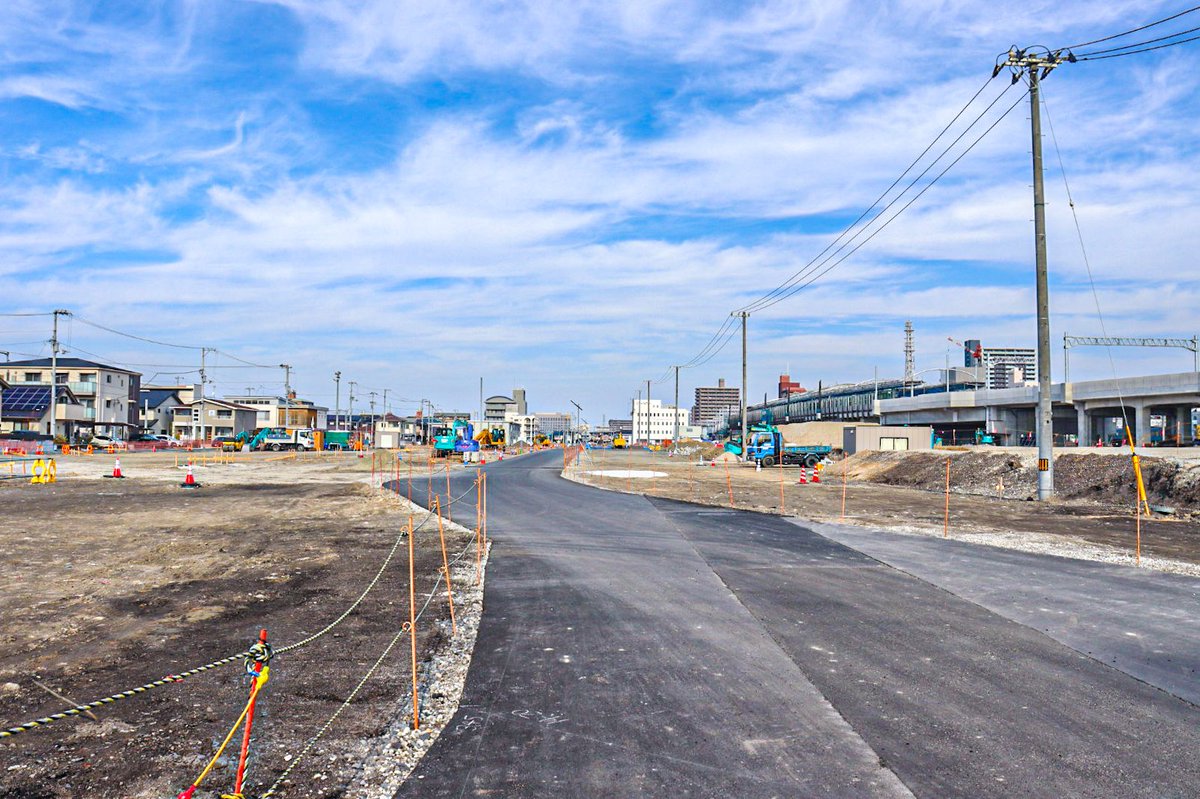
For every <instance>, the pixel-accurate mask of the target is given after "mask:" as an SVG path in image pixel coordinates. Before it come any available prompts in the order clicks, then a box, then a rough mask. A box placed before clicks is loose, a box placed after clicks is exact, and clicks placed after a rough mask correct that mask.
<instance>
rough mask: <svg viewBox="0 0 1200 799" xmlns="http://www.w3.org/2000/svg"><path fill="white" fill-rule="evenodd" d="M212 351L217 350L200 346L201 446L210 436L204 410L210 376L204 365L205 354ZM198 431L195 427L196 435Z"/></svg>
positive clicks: (194, 433) (205, 408)
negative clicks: (205, 393)
mask: <svg viewBox="0 0 1200 799" xmlns="http://www.w3.org/2000/svg"><path fill="white" fill-rule="evenodd" d="M210 352H216V350H214V349H213V348H212V347H201V348H200V428H199V433H200V438H199V439H198V441H199V442H200V444H201V446H203V444H204V442H205V441H206V440H208V436H207V435H206V433H207V432H208V425H207V424H206V423H205V420H204V411H205V410H207V405H206V403H205V399H206V398H205V396H204V392H205V391H206V389H205V385H207V383H208V377H207V373H206V372H205V368H204V366H205V356H207V355H208V353H210ZM196 432H197V431H196V430H195V429H193V430H192V435H193V436H195V435H196Z"/></svg>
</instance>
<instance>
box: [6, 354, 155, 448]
mask: <svg viewBox="0 0 1200 799" xmlns="http://www.w3.org/2000/svg"><path fill="white" fill-rule="evenodd" d="M50 363H51V362H50V359H49V358H34V359H31V360H25V361H9V362H8V363H4V364H0V374H2V375H3V377H4V379H5V381H7V382H8V383H9V385H11V386H14V387H15V386H19V385H39V384H40V385H49V384H50V382H51V380H50ZM141 378H142V376H141V374H140V373H139V372H133V371H130V370H128V369H121V368H119V367H116V366H107V365H105V364H101V363H96V362H95V361H86V360H83V359H82V358H59V359H58V365H57V371H56V373H55V378H54V383H55V384H56V385H59V386H66V387H67V388H69V389H70V390H71V393H72V394H73V395H74V396H75V397H77V398H78V400H79V403H80V406H81V407H82V418H79V419H74V418H68V417H67V416H66V415H65V414H67V410H66V409H65V407H60V408H59V412H58V414H57V415H56V419H57V420H59V421H61V422H63V423H64V424H63V425H62V427H63V429H62V430H60V431H59V432H62V433H64V434H65V435H67V436H68V438H69V439H70V438H73V437H75V436H77V435H86V434H91V433H101V434H104V435H109V436H113V437H114V438H118V439H128V438H129V437H130V436H131V435H133V434H135V433H137V431H138V428H139V421H138V415H139V414H138V398H139V394H140V389H141ZM59 402H60V406H62V405H65V403H63V402H62V396H61V395H60V397H59ZM72 415H73V412H72ZM48 421H49V420H48V419H47V422H48Z"/></svg>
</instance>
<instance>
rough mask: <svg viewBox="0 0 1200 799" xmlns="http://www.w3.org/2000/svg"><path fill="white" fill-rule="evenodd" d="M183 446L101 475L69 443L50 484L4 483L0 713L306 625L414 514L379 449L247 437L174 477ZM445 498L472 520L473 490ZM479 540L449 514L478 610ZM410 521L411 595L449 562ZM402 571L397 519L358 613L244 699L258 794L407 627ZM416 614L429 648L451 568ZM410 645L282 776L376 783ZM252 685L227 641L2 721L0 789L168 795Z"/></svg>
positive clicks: (349, 587) (219, 734)
mask: <svg viewBox="0 0 1200 799" xmlns="http://www.w3.org/2000/svg"><path fill="white" fill-rule="evenodd" d="M185 457H186V456H185ZM175 458H176V456H175V454H173V453H158V454H156V455H152V454H144V455H142V454H138V455H133V454H130V455H126V456H122V467H123V472H124V473H125V474H126V475H127V479H124V480H112V479H104V478H103V477H101V476H100V475H101V474H104V473H108V472H110V471H111V468H112V461H111V457H105V458H98V457H97V458H79V459H70V458H60V459H59V464H60V465H59V482H57V483H55V484H52V485H44V486H34V485H29V484H28V482H26V481H23V480H22V481H17V480H10V481H2V482H0V563H2V564H3V570H4V575H5V580H4V584H5V590H4V592H3V593H0V618H2V619H3V624H2V626H0V728H2V727H10V726H15V725H17V724H20V723H23V722H26V721H28V720H30V719H33V718H35V717H38V716H42V715H45V714H48V713H52V712H56V711H60V710H62V709H64V708H65V707H67V706H69V705H70V704H73V703H75V702H87V701H91V700H93V699H97V698H99V697H102V696H106V695H109V694H112V693H115V692H118V691H121V690H125V689H130V688H133V687H135V686H137V685H140V684H142V683H147V682H150V681H152V680H156V679H160V678H162V677H164V676H166V675H169V674H174V673H178V672H180V671H183V670H186V669H189V668H192V667H195V666H198V665H201V664H204V663H207V662H209V661H211V660H214V659H217V658H221V657H224V656H226V655H230V654H233V653H237V652H241V651H244V650H245V649H246V648H247V647H248V645H249V644H250V643H252V642H253V640H254V639H255V638H256V637H257V635H258V631H259V629H260V628H264V627H265V628H267V630H268V632H269V635H270V639H271V641H272V642H273V643H274V644H275V646H276V647H277V648H278V647H281V646H285V645H287V644H290V643H293V642H295V641H298V640H300V639H302V638H304V637H305V636H307V635H310V634H312V633H314V632H317V631H318V630H320V629H321V628H323V627H324V626H325V625H327V624H328V623H330V622H332V621H333V620H334V619H335V618H336V617H337V616H338V615H339V614H341V613H342V611H343V610H345V609H346V608H347V607H348V606H349V605H350V604H351V603H352V602H353V601H354V600H355V599H356V598H357V597H358V596H359V595H360V593H361V592H362V591H363V590H364V589H365V588H366V587H367V584H368V583H369V582H370V580H371V579H372V577H374V576H375V574H376V573H377V571H378V570H379V568H380V566H381V564H382V563H383V561H384V559H385V557H386V556H387V555H388V553H389V552H390V551H391V550H392V547H393V545H394V544H395V543H396V541H397V539H398V536H400V534H401V531H402V530H403V529H404V527H405V526H406V525H407V522H408V520H409V518H410V515H411V511H410V506H408V505H407V503H405V502H404V501H403V500H402V499H400V498H397V497H395V496H390V495H388V494H387V493H386V492H384V491H381V490H379V489H377V488H373V487H371V486H370V485H368V482H369V481H370V473H371V467H370V461H369V460H367V459H359V458H357V457H355V456H354V455H336V456H322V457H319V458H312V459H308V460H305V459H300V460H286V459H280V458H278V457H276V458H271V457H270V456H261V455H258V454H255V455H250V454H248V453H247V454H245V455H238V456H236V457H235V458H234V459H233V463H230V464H213V465H207V466H200V467H198V468H197V470H196V472H197V479H198V480H200V481H201V482H202V483H203V488H201V489H199V490H195V491H185V490H182V489H180V488H179V487H178V483H179V482H180V481H181V480H182V469H179V468H176V466H175ZM421 465H422V467H424V463H422V464H421ZM405 466H407V464H405ZM389 468H390V467H389ZM439 468H440V467H439ZM434 484H435V486H437V485H438V483H437V482H436V481H435V483H434ZM441 490H442V493H443V495H444V486H443V487H442V489H441ZM422 499H423V498H422ZM456 510H458V511H459V513H458V515H460V516H462V517H464V520H465V521H469V523H470V524H471V525H472V526H473V525H474V498H473V497H471V498H470V507H468V506H467V505H466V504H465V503H464V504H463V505H460V506H458V507H456ZM424 515H425V514H424V513H423V512H422V513H419V514H418V515H417V520H418V521H420V520H421V519H422V518H423V517H424ZM466 517H469V518H466ZM474 541H475V536H474V533H472V532H469V531H467V530H465V529H462V528H458V527H456V526H451V527H447V529H446V544H447V548H448V549H449V550H450V552H451V555H452V556H453V554H455V553H458V552H460V551H466V550H469V557H467V558H465V559H464V560H463V561H461V562H460V563H459V564H458V565H457V566H456V567H455V568H454V569H453V570H452V573H453V574H454V576H455V577H456V578H457V579H459V581H460V584H459V585H456V586H455V589H456V590H455V593H456V598H457V599H458V600H459V601H460V602H461V603H462V604H463V606H464V607H462V608H461V609H460V610H461V611H462V612H468V613H469V612H475V613H477V612H478V608H477V607H476V608H474V609H472V608H470V605H471V599H470V597H469V596H467V594H468V591H467V584H468V583H473V582H474V576H475V571H476V563H475V550H474ZM414 542H415V546H416V558H415V564H416V574H417V577H416V580H415V591H416V593H417V597H418V602H422V601H423V600H424V599H425V595H426V594H429V593H431V592H432V591H433V588H434V584H435V580H436V579H437V575H438V572H439V571H440V570H441V567H442V553H441V548H440V546H439V539H438V533H437V525H436V522H435V521H434V522H431V523H428V524H426V526H425V527H424V528H423V529H421V530H420V531H419V532H418V533H417V535H415V536H414ZM443 586H444V584H443ZM460 589H461V590H462V592H463V595H462V596H460V595H459V592H460ZM408 590H409V589H408V553H407V540H406V539H405V540H402V542H401V545H400V546H399V547H398V548H397V550H396V554H395V557H394V559H393V560H392V562H391V564H390V566H389V567H388V568H387V569H386V570H385V571H384V572H383V573H382V576H381V578H380V581H379V583H378V585H377V586H376V587H375V589H374V590H372V591H371V592H370V593H369V594H368V595H367V596H366V598H365V599H364V601H363V602H362V604H361V605H360V606H359V607H358V608H357V610H356V611H355V612H354V613H353V614H351V615H350V616H349V617H347V618H346V620H345V621H344V622H342V623H341V624H339V625H338V626H337V627H336V628H334V629H333V630H331V631H330V632H329V633H328V634H327V635H325V636H323V637H321V638H319V639H317V640H316V641H314V642H313V643H311V644H309V645H307V646H305V647H303V648H300V649H297V650H295V651H293V652H289V653H287V654H286V655H281V656H279V657H277V658H275V660H274V661H273V662H272V664H271V678H270V681H269V683H268V685H267V686H266V687H265V688H264V689H263V694H262V700H261V702H260V704H259V706H258V709H257V715H256V719H255V736H254V745H253V749H252V757H251V760H250V769H249V774H250V778H249V780H248V790H247V793H248V794H252V795H258V794H259V793H260V792H261V791H263V790H265V788H266V787H267V786H269V785H270V784H271V783H272V782H273V781H274V780H275V778H276V777H277V776H278V775H280V774H281V773H282V772H283V770H284V769H285V768H286V767H287V766H288V764H289V762H290V761H292V759H293V758H295V756H296V755H297V754H298V753H299V751H300V750H301V748H302V747H303V745H304V743H305V742H306V741H307V740H308V739H309V737H310V736H311V735H313V733H314V732H316V730H317V729H318V728H319V727H320V726H321V725H322V724H323V723H324V722H325V720H326V719H327V718H328V717H329V716H330V714H331V713H332V712H333V711H334V710H335V709H336V708H337V707H338V706H339V705H340V704H341V702H342V701H343V700H344V699H345V698H346V696H347V695H348V694H349V693H350V691H351V689H352V688H354V686H355V684H356V683H357V682H358V681H359V679H360V677H361V676H362V675H363V674H364V673H365V672H366V671H367V669H368V668H369V667H370V666H371V664H373V663H374V662H375V660H376V658H377V657H378V656H379V655H380V653H381V652H382V651H383V649H384V648H385V647H386V646H387V645H388V643H389V642H390V641H391V640H392V639H393V637H394V636H395V635H396V634H397V632H398V631H399V630H400V629H401V626H402V624H403V623H404V621H406V620H407V618H408ZM474 590H475V591H476V592H477V591H478V589H474ZM476 604H478V602H477V601H476ZM417 629H418V637H417V640H418V646H419V653H418V654H419V658H420V659H421V660H422V661H425V660H426V659H427V658H428V656H430V655H431V654H436V653H440V652H443V651H444V650H446V649H447V647H448V645H449V642H448V641H447V639H448V638H449V621H448V608H447V604H446V601H445V591H444V588H442V589H441V591H440V593H439V594H435V600H434V601H432V602H431V603H430V606H429V609H428V610H427V611H426V613H425V615H424V616H423V617H422V619H421V621H420V623H419V624H418V628H417ZM471 640H472V641H473V637H472V639H471ZM456 645H457V646H459V647H460V648H461V645H462V644H461V642H458V643H457V644H456ZM408 649H409V647H408V639H407V636H405V639H404V642H403V644H402V645H400V646H398V647H397V648H396V650H395V651H394V652H393V653H392V655H391V657H390V658H389V659H387V660H386V661H385V662H384V663H383V664H382V666H381V667H380V669H379V671H378V672H376V674H375V676H374V678H373V679H372V680H371V681H369V682H368V683H367V684H366V685H365V686H364V687H363V689H362V691H361V692H360V693H359V695H358V697H357V699H356V701H355V703H354V704H353V706H351V707H350V708H349V709H347V710H346V711H345V712H344V713H343V714H342V715H341V717H340V718H339V719H338V722H337V724H336V725H334V727H332V728H331V730H330V731H329V733H327V734H326V735H325V736H324V737H323V738H322V739H321V741H320V742H319V743H318V744H317V745H316V746H315V747H314V749H313V750H312V751H311V752H310V753H309V755H308V756H307V758H306V759H305V761H304V762H303V763H301V764H300V765H299V766H297V767H296V769H295V770H294V771H293V773H292V775H291V776H290V778H289V780H288V782H287V783H285V785H284V786H283V787H284V790H283V791H282V793H281V794H280V795H282V796H295V797H334V796H367V795H372V794H371V793H370V790H369V789H368V788H366V787H364V786H363V785H362V784H359V783H361V782H362V781H361V779H359V783H356V782H355V781H356V779H357V778H359V777H360V776H361V772H362V770H363V760H364V753H365V752H366V751H368V750H370V749H371V748H372V746H374V747H375V748H379V746H380V745H383V744H385V743H387V741H389V740H391V739H390V738H389V736H390V735H391V734H392V733H393V732H394V729H393V728H395V727H397V726H400V727H403V726H405V719H404V714H405V710H406V706H407V707H409V708H411V700H406V697H410V696H411V694H410V685H411V678H410V667H409V658H408ZM423 669H425V670H428V665H426V666H423ZM39 682H40V683H41V684H42V685H44V686H46V688H48V689H51V690H53V691H56V692H58V693H59V694H61V695H63V696H65V697H68V698H69V699H70V702H64V701H62V700H61V699H58V698H55V697H53V696H51V695H50V694H49V693H48V692H47V691H46V690H45V689H43V688H41V687H39V686H38V685H37V683H39ZM248 685H249V678H248V677H247V676H246V674H245V671H244V668H243V665H242V663H241V662H240V661H239V662H235V663H233V664H231V665H227V666H223V667H221V668H219V669H214V670H212V671H209V672H205V673H203V674H200V675H197V676H195V677H191V678H190V679H188V680H186V681H184V682H179V683H172V684H169V685H166V686H163V687H160V688H156V689H154V690H152V691H150V692H148V693H145V694H140V695H137V696H134V697H133V698H130V699H126V700H124V701H120V702H118V703H116V704H113V705H106V706H105V707H103V708H101V709H98V710H95V711H94V713H95V715H96V717H97V719H98V720H91V719H88V718H69V719H65V720H62V721H58V722H56V723H54V724H52V725H50V726H47V727H44V728H37V729H34V730H31V731H29V732H26V733H23V734H20V735H17V736H15V737H11V738H6V739H3V740H0V797H5V798H15V797H30V798H33V797H79V796H121V797H162V796H174V795H175V794H177V793H178V792H179V791H181V790H183V789H184V788H186V787H187V786H188V785H189V784H191V782H192V780H193V779H194V778H195V777H196V775H197V774H198V773H199V771H200V769H201V768H202V767H203V765H204V763H206V762H207V760H208V758H209V757H211V756H212V754H213V752H214V751H215V746H216V744H217V743H219V742H220V740H221V739H222V738H223V737H224V735H225V733H226V731H227V730H228V729H229V727H230V725H231V724H232V723H233V722H234V720H235V719H236V718H237V716H238V714H239V712H240V711H241V709H242V707H243V706H244V705H245V702H246V697H247V692H248ZM438 690H440V689H438ZM439 698H440V697H430V696H428V695H426V696H424V697H423V700H424V701H428V702H430V703H433V701H434V699H439ZM421 735H422V736H424V737H428V734H427V733H422V734H421ZM238 742H240V733H239V735H238V737H237V738H236V739H235V742H234V744H232V745H231V747H230V750H229V752H228V753H227V754H226V755H225V757H224V758H223V760H222V761H221V763H220V764H219V766H218V768H217V769H216V770H215V771H214V772H213V773H212V775H211V776H210V777H209V778H208V780H207V781H206V782H205V784H204V785H203V787H202V790H200V791H199V792H197V794H196V796H198V797H207V796H216V795H218V793H219V792H229V791H230V790H231V788H232V772H233V768H234V765H235V762H236V759H237V745H238ZM388 745H390V746H391V747H392V748H393V749H396V748H398V747H399V744H398V743H396V742H394V741H392V742H391V743H390V744H388ZM387 754H388V753H387V752H384V755H385V756H387ZM393 754H395V756H396V757H402V756H403V753H396V752H393ZM376 778H377V779H376V782H378V781H379V779H380V778H378V775H376Z"/></svg>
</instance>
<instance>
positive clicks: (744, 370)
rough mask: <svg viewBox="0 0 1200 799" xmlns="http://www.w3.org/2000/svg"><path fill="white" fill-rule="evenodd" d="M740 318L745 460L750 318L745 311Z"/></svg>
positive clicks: (744, 453) (744, 455) (743, 451)
mask: <svg viewBox="0 0 1200 799" xmlns="http://www.w3.org/2000/svg"><path fill="white" fill-rule="evenodd" d="M740 316H741V317H742V460H745V459H746V436H747V430H746V397H747V394H746V391H747V377H746V320H747V319H749V318H750V314H748V313H747V312H745V311H742V312H741V314H740Z"/></svg>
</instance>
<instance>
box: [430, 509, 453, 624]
mask: <svg viewBox="0 0 1200 799" xmlns="http://www.w3.org/2000/svg"><path fill="white" fill-rule="evenodd" d="M434 503H436V505H437V517H438V540H439V541H440V542H441V544H442V571H444V572H445V573H446V599H447V600H448V601H449V603H450V632H451V633H452V634H453V635H458V622H457V621H455V620H454V584H453V583H452V582H451V581H450V559H449V557H448V556H447V555H446V532H445V530H443V529H442V500H441V497H438V498H437V499H435V500H434Z"/></svg>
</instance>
